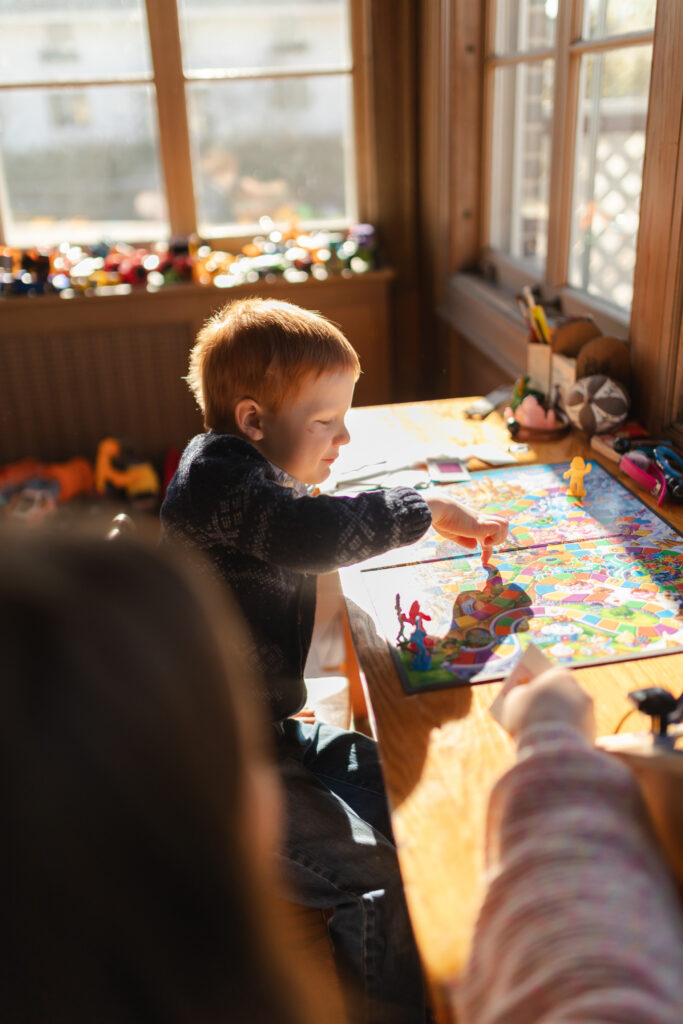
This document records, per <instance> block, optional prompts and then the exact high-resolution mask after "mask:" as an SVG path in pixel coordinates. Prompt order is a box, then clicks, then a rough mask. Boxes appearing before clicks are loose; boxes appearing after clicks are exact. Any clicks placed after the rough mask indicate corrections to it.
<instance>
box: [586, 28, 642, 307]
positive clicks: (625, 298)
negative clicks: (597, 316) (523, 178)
mask: <svg viewBox="0 0 683 1024" xmlns="http://www.w3.org/2000/svg"><path fill="white" fill-rule="evenodd" d="M651 63H652V47H651V46H636V47H631V48H629V49H625V50H613V51H611V52H608V53H603V54H595V55H590V56H586V57H584V59H583V61H582V64H581V91H580V101H579V102H580V109H579V122H578V131H577V153H576V165H575V184H574V199H573V204H572V208H573V212H572V245H571V256H570V272H569V282H570V284H572V285H573V286H574V287H576V288H581V289H583V290H585V291H588V292H590V293H591V294H592V295H598V296H600V297H602V298H604V299H607V300H608V301H610V302H613V303H615V304H616V305H617V306H620V307H621V308H622V309H630V306H631V299H632V296H633V268H634V265H635V255H636V236H637V233H638V216H639V207H640V190H641V185H642V171H643V152H644V149H645V121H646V117H647V100H648V90H649V82H650V65H651Z"/></svg>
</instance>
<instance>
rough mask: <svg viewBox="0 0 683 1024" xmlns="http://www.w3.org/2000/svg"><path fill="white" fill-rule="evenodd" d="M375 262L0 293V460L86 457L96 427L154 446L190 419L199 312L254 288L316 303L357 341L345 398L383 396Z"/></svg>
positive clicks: (386, 307) (180, 432) (387, 381)
mask: <svg viewBox="0 0 683 1024" xmlns="http://www.w3.org/2000/svg"><path fill="white" fill-rule="evenodd" d="M392 279H393V275H392V274H391V273H389V272H388V271H377V272H373V273H370V274H366V275H364V276H362V277H361V276H359V277H357V278H350V279H341V278H340V279H330V280H328V281H325V282H313V283H311V284H310V286H309V285H307V284H304V285H290V284H287V282H285V281H282V282H280V281H278V282H274V283H273V284H272V285H268V286H267V290H265V289H264V287H263V285H261V286H258V285H253V286H251V285H250V286H246V287H244V288H235V289H230V291H229V292H225V291H223V292H222V291H220V290H219V289H217V288H202V287H198V286H197V287H195V286H192V285H188V286H186V287H176V288H168V289H167V290H162V291H160V292H157V293H155V294H149V293H146V292H141V293H136V292H134V293H132V294H130V295H116V296H102V297H94V298H83V299H77V298H76V299H72V300H68V301H64V300H62V299H59V298H56V297H55V298H52V297H49V298H47V297H46V298H42V299H34V300H31V299H16V300H6V301H3V300H0V463H4V462H10V461H14V460H15V459H19V458H23V457H25V456H34V457H36V458H40V459H49V460H61V459H67V458H70V457H71V456H74V455H84V456H86V457H90V458H92V457H93V455H94V453H95V450H96V447H97V443H98V441H99V440H101V438H103V437H106V436H110V435H111V436H115V437H119V438H121V439H122V440H123V441H125V442H127V443H128V444H129V445H130V446H131V449H132V451H133V452H134V453H135V454H136V455H140V456H145V457H148V458H152V459H155V458H156V459H158V458H160V457H161V456H162V455H163V453H164V451H165V450H166V449H167V448H168V447H171V446H173V447H180V448H181V447H182V446H183V445H184V444H185V443H186V441H187V440H188V439H189V438H190V437H191V436H192V435H193V434H195V433H196V432H197V431H198V430H201V429H202V423H201V416H200V414H199V411H198V410H197V409H196V407H195V403H194V399H193V397H192V395H191V394H190V391H189V389H188V387H187V385H186V383H185V382H184V381H183V380H182V378H183V376H184V375H185V374H186V373H187V364H188V355H189V351H190V348H191V346H192V344H193V341H194V338H195V336H196V333H197V330H198V329H199V327H200V326H201V324H202V323H203V322H204V321H205V320H206V319H207V318H208V317H209V316H210V315H211V314H212V313H213V312H215V311H216V310H218V309H220V308H221V307H222V306H223V305H224V304H225V303H226V302H228V301H230V300H232V299H235V298H241V297H244V296H247V295H258V294H264V295H269V296H272V297H275V298H281V299H284V300H287V301H291V302H295V303H298V304H299V305H301V306H304V307H306V308H308V309H313V310H318V311H319V312H321V313H322V314H323V315H325V316H327V317H329V319H331V320H333V321H334V322H335V323H338V324H339V325H340V327H341V328H342V330H343V331H344V332H345V334H346V335H347V337H348V338H349V340H350V342H351V344H352V345H354V347H355V348H356V350H357V351H358V353H359V356H360V360H361V366H362V368H363V374H362V376H361V378H360V380H359V382H358V385H357V388H356V396H355V404H356V405H374V404H379V403H382V402H389V401H391V400H392V397H393V395H392V385H391V375H392V361H391V358H390V342H389V329H390V291H391V285H392Z"/></svg>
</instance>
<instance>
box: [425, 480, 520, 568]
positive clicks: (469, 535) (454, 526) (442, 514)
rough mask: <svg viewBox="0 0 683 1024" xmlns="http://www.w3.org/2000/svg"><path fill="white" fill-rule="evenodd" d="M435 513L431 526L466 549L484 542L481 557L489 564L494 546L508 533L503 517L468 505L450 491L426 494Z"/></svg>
mask: <svg viewBox="0 0 683 1024" xmlns="http://www.w3.org/2000/svg"><path fill="white" fill-rule="evenodd" d="M425 500H426V502H427V504H428V505H429V510H430V512H431V513H432V526H433V527H434V529H435V530H436V531H437V532H438V533H440V534H441V535H442V536H443V537H447V538H448V540H453V541H455V543H456V544H461V545H462V547H464V548H476V546H477V544H481V560H482V562H483V563H484V565H487V564H488V562H489V559H490V558H491V553H492V551H493V548H494V547H495V546H496V545H497V544H502V543H503V541H504V540H505V538H506V537H507V533H508V522H507V519H505V518H504V516H499V515H489V514H486V513H483V512H477V511H476V510H475V509H470V508H466V507H465V506H464V505H461V504H460V502H458V501H456V500H455V498H452V497H450V495H448V494H443V495H441V494H432V493H431V492H429V493H428V494H427V495H426V496H425Z"/></svg>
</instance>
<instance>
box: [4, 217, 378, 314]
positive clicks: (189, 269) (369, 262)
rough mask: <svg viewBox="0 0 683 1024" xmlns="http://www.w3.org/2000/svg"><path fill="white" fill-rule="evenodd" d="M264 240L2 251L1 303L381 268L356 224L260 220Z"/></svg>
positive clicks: (363, 228) (364, 230) (368, 234)
mask: <svg viewBox="0 0 683 1024" xmlns="http://www.w3.org/2000/svg"><path fill="white" fill-rule="evenodd" d="M261 226H262V228H263V234H261V235H257V236H256V237H254V238H253V239H252V241H251V242H248V243H247V244H246V245H244V246H243V247H242V248H241V250H240V251H239V252H237V253H232V252H224V251H215V250H212V249H211V247H210V246H209V245H206V244H204V243H202V242H201V241H200V240H199V239H197V238H189V239H172V240H171V241H170V242H169V243H168V244H166V243H163V244H159V245H156V246H153V247H151V248H142V247H138V248H136V247H134V246H131V245H125V244H123V243H120V242H119V243H116V244H111V245H110V244H109V243H106V242H102V243H100V244H99V245H94V246H90V247H84V246H83V247H82V246H79V245H72V244H70V243H68V242H64V243H63V244H62V245H60V246H59V247H58V248H57V249H51V250H49V251H48V250H39V249H31V250H25V251H23V252H22V251H20V250H19V249H11V248H8V247H6V246H4V247H2V246H0V297H3V298H7V297H11V296H22V295H46V294H53V295H54V294H61V295H62V296H63V297H65V298H67V297H69V298H70V297H72V296H74V295H103V294H108V293H109V292H110V291H111V290H112V288H117V289H119V288H120V287H121V286H122V285H123V286H125V287H128V288H147V289H149V290H156V289H158V288H162V287H164V286H165V285H169V284H178V283H181V282H189V281H194V282H195V283H197V284H202V285H213V286H215V287H218V288H231V287H234V286H236V285H241V284H252V283H255V282H256V281H260V280H265V281H273V280H276V279H278V278H284V279H285V280H286V281H289V282H290V283H296V282H299V281H305V280H308V279H309V277H311V278H313V279H317V280H324V279H325V278H326V277H328V276H329V275H330V274H341V275H342V276H349V275H351V276H353V275H355V274H362V273H364V272H365V271H367V270H372V269H374V268H375V267H376V265H377V243H376V238H375V231H374V229H373V228H372V227H371V226H370V225H369V224H358V225H356V226H355V227H352V228H349V229H348V231H344V232H329V231H317V232H314V233H312V234H307V233H305V232H303V231H302V230H301V229H300V228H299V227H298V225H296V224H292V225H290V226H289V227H288V228H286V229H280V228H277V227H276V226H275V225H274V224H273V222H272V221H270V220H269V218H262V221H261Z"/></svg>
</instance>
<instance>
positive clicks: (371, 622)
mask: <svg viewBox="0 0 683 1024" xmlns="http://www.w3.org/2000/svg"><path fill="white" fill-rule="evenodd" d="M470 402H471V399H452V400H447V401H436V402H424V403H419V404H414V405H413V404H406V405H389V406H376V407H372V408H365V409H357V410H352V411H351V414H350V416H349V419H348V426H349V430H350V432H351V436H352V441H351V444H355V445H356V446H358V450H359V451H361V452H362V450H363V444H364V439H365V443H366V444H367V440H368V438H373V439H376V438H377V436H378V433H379V432H382V433H384V432H386V435H387V445H388V446H390V450H391V451H392V452H393V453H395V452H396V451H400V446H401V445H405V444H406V443H408V442H415V441H423V442H429V443H430V444H431V445H433V447H434V450H435V452H438V451H439V450H440V449H442V450H443V451H444V452H447V451H448V448H449V444H450V445H451V446H453V445H454V444H462V443H464V442H465V441H467V439H470V440H472V441H473V442H483V441H494V442H496V443H497V444H499V445H503V447H507V445H508V444H509V443H510V438H509V436H508V433H507V430H506V428H505V426H504V423H503V420H502V418H501V416H500V415H498V414H497V413H493V414H492V415H491V416H489V417H488V418H487V419H486V420H484V421H472V420H467V419H465V418H464V416H463V409H464V408H465V407H466V406H467V405H468V404H469V403H470ZM574 455H583V456H584V457H585V458H590V459H591V460H593V461H596V462H602V463H603V464H604V465H606V466H607V467H608V468H610V469H612V470H613V471H614V470H616V468H617V467H616V466H615V464H614V463H610V462H608V461H605V460H604V459H602V458H600V457H596V453H595V452H593V451H592V449H590V447H589V446H588V444H587V441H586V438H585V436H584V435H579V434H577V433H576V432H572V433H570V434H568V435H566V436H565V437H564V438H562V439H560V440H558V441H554V442H552V443H544V444H534V445H532V446H531V447H530V450H529V452H528V453H526V454H522V455H518V459H519V461H520V462H521V463H531V462H538V463H550V462H561V461H566V460H569V459H571V458H572V457H573V456H574ZM471 468H473V469H477V468H481V469H484V468H486V467H484V466H483V465H476V464H473V465H472V466H471ZM620 476H621V478H622V479H623V482H624V483H625V484H626V486H629V484H630V481H629V480H628V478H626V477H624V476H623V474H620ZM631 489H632V490H634V492H635V493H637V494H638V496H639V497H640V498H642V499H643V500H644V501H646V502H647V503H648V504H649V505H652V506H653V507H654V502H653V501H652V500H651V499H650V497H649V495H646V494H645V492H643V491H638V490H636V488H635V487H634V488H631ZM663 511H664V514H665V516H666V518H667V519H669V520H670V521H671V522H672V523H673V524H674V525H675V526H676V527H678V528H679V529H681V528H683V507H680V506H676V505H673V504H671V503H668V504H665V505H664V506H663ZM340 575H341V583H342V590H343V594H344V598H345V601H346V607H347V611H348V616H349V622H350V627H351V634H352V638H353V643H354V647H355V651H356V656H357V660H358V663H359V666H360V670H361V678H362V680H363V685H364V688H365V691H366V697H367V701H368V709H369V713H370V716H371V721H372V723H373V727H374V730H375V734H376V736H377V740H378V743H379V747H380V752H381V756H382V763H383V768H384V776H385V780H386V785H387V791H388V796H389V802H390V806H391V811H392V821H393V827H394V831H395V835H396V840H397V845H398V850H399V859H400V864H401V870H402V873H403V878H404V882H405V889H406V895H407V900H408V906H409V909H410V914H411V917H412V921H413V927H414V930H415V935H416V938H417V942H418V946H419V948H420V952H421V955H422V958H423V963H424V965H425V969H426V972H427V976H428V978H429V981H430V987H431V989H432V993H433V997H434V1001H435V1005H436V1009H437V1012H438V1013H439V1018H440V1019H443V1020H446V1019H448V1017H447V1013H446V1011H445V1010H444V1005H443V1001H442V999H441V998H440V992H441V987H442V984H443V982H445V981H446V980H448V979H452V978H453V977H455V976H457V975H458V974H459V972H460V971H461V969H462V967H463V965H464V962H465V959H466V956H467V952H468V948H469V944H470V941H471V936H472V931H473V926H474V923H475V920H476V915H477V912H478V908H479V906H480V903H481V900H482V896H483V868H484V862H483V849H484V825H485V816H486V809H487V804H488V797H489V793H490V790H491V787H492V785H493V783H494V782H495V781H496V780H497V779H498V778H499V776H500V775H501V774H502V772H503V771H504V770H505V769H506V768H508V767H509V765H510V764H511V763H512V760H513V744H512V742H511V740H510V739H509V737H508V736H507V735H506V733H505V732H504V731H503V730H502V729H501V728H500V727H499V726H498V725H497V724H496V722H495V721H494V720H493V719H492V718H491V716H490V715H489V713H488V707H489V705H490V704H491V702H492V700H493V699H494V697H495V696H496V694H497V693H498V691H499V690H500V687H501V683H500V682H493V683H484V684H479V685H476V686H471V687H470V686H461V687H458V688H453V689H448V690H441V691H432V692H430V693H425V694H420V695H416V696H408V695H406V694H405V692H404V691H403V689H402V687H401V684H400V681H399V678H398V674H397V671H396V669H395V667H394V664H393V662H392V659H391V655H390V653H389V649H388V647H387V643H386V640H385V639H384V637H383V633H382V629H381V627H380V626H379V625H378V623H377V621H376V618H375V613H374V610H373V607H372V604H371V602H370V601H369V599H368V596H367V593H366V592H365V588H364V586H363V583H362V581H361V579H360V568H359V567H355V566H354V567H350V568H347V569H343V570H341V574H340ZM576 677H577V679H578V681H579V682H580V683H581V684H582V685H583V686H584V688H585V689H586V690H587V691H588V692H589V693H590V694H591V695H592V696H593V698H594V700H595V711H596V720H597V730H598V735H603V734H608V733H612V732H614V730H615V728H616V726H617V724H618V723H619V721H620V719H621V718H622V716H623V715H624V714H625V713H626V711H628V710H629V709H630V708H631V704H630V703H629V702H628V701H627V699H626V694H627V693H628V691H629V690H633V689H635V688H637V687H644V686H654V685H659V686H664V687H666V688H667V689H670V690H671V691H672V692H674V693H678V692H679V691H680V689H681V679H682V678H683V654H670V655H665V656H662V657H653V658H645V659H641V660H640V661H632V662H619V663H617V664H614V665H603V666H596V667H592V668H582V669H577V670H576ZM628 728H629V730H633V731H639V730H641V729H647V728H649V720H647V719H645V718H643V717H642V716H640V715H637V714H634V716H633V718H632V719H630V720H629V725H628Z"/></svg>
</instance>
